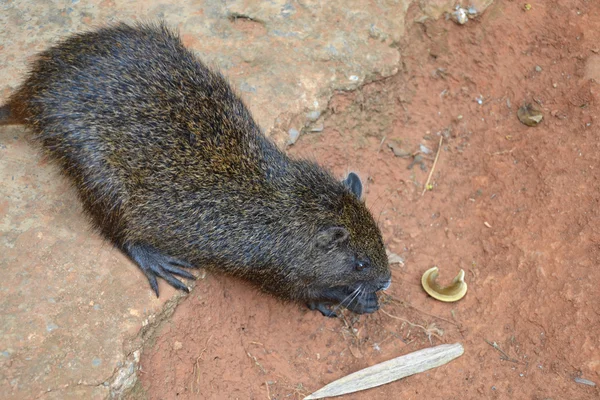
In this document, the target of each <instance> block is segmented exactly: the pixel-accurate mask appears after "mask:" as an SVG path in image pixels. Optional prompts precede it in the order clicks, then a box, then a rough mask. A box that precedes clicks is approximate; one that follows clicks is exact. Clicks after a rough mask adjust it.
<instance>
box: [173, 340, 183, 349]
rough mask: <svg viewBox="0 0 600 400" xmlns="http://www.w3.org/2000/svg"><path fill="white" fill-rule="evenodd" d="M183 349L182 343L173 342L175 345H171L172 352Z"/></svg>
mask: <svg viewBox="0 0 600 400" xmlns="http://www.w3.org/2000/svg"><path fill="white" fill-rule="evenodd" d="M182 348H183V343H181V342H178V341H175V343H173V350H175V351H177V350H181V349H182Z"/></svg>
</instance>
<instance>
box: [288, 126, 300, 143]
mask: <svg viewBox="0 0 600 400" xmlns="http://www.w3.org/2000/svg"><path fill="white" fill-rule="evenodd" d="M288 135H290V139H289V141H288V143H289V144H294V143H296V141H297V140H298V138H299V137H300V131H298V129H294V128H290V130H289V131H288Z"/></svg>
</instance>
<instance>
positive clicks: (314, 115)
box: [306, 110, 321, 122]
mask: <svg viewBox="0 0 600 400" xmlns="http://www.w3.org/2000/svg"><path fill="white" fill-rule="evenodd" d="M320 116H321V111H317V110H316V111H311V112H309V113H307V114H306V119H308V120H309V121H312V122H315V121H316V120H318V119H319V117H320Z"/></svg>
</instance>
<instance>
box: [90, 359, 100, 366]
mask: <svg viewBox="0 0 600 400" xmlns="http://www.w3.org/2000/svg"><path fill="white" fill-rule="evenodd" d="M101 364H102V360H101V359H99V358H94V359H93V360H92V365H93V366H94V367H99V366H100V365H101Z"/></svg>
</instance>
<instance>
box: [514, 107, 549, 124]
mask: <svg viewBox="0 0 600 400" xmlns="http://www.w3.org/2000/svg"><path fill="white" fill-rule="evenodd" d="M517 118H519V121H521V123H522V124H524V125H527V126H537V125H539V123H540V122H542V119H543V118H544V116H543V114H542V112H541V111H539V110H536V109H535V108H534V107H533V106H532V105H531V104H526V105H524V106H521V107H520V108H519V109H518V110H517Z"/></svg>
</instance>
